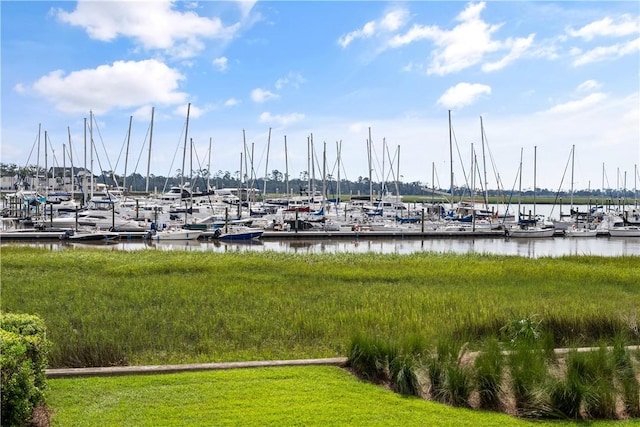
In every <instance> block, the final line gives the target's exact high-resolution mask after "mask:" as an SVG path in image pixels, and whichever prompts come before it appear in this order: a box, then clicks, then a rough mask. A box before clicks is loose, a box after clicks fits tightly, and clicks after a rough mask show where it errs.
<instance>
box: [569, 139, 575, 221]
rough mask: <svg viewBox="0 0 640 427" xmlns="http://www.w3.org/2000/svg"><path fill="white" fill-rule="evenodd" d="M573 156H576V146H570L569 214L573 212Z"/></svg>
mask: <svg viewBox="0 0 640 427" xmlns="http://www.w3.org/2000/svg"><path fill="white" fill-rule="evenodd" d="M575 155H576V146H575V145H572V146H571V198H570V200H571V210H570V211H569V213H571V212H573V171H574V169H573V168H574V164H575V163H574V162H575Z"/></svg>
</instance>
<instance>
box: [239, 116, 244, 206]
mask: <svg viewBox="0 0 640 427" xmlns="http://www.w3.org/2000/svg"><path fill="white" fill-rule="evenodd" d="M242 133H244V129H243V130H242ZM238 198H239V199H240V207H239V209H241V207H242V151H241V152H240V176H239V177H238Z"/></svg>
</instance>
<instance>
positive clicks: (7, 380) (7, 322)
mask: <svg viewBox="0 0 640 427" xmlns="http://www.w3.org/2000/svg"><path fill="white" fill-rule="evenodd" d="M50 346H51V343H50V342H49V341H48V340H47V333H46V328H45V325H44V322H43V321H42V320H41V319H40V318H39V317H37V316H33V315H27V314H13V313H0V372H1V375H0V376H1V377H2V380H1V387H2V396H1V400H2V414H1V416H2V418H1V419H2V425H7V426H23V425H26V424H27V423H28V421H29V420H30V419H31V416H32V414H33V409H34V408H35V407H36V406H37V405H39V404H41V403H42V402H43V400H44V389H45V387H46V382H45V369H46V367H47V352H48V350H49V348H50Z"/></svg>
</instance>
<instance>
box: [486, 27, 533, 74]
mask: <svg viewBox="0 0 640 427" xmlns="http://www.w3.org/2000/svg"><path fill="white" fill-rule="evenodd" d="M534 37H535V34H530V35H529V37H527V38H526V39H525V38H518V39H511V38H509V39H507V40H506V41H505V42H504V45H505V46H510V48H511V50H510V51H509V53H508V54H506V55H505V56H504V57H503V58H502V59H501V60H499V61H496V62H488V63H485V64H484V65H483V66H482V70H483V71H497V70H501V69H503V68H504V67H506V66H507V65H509V64H511V63H512V62H514V61H515V60H517V59H518V58H520V57H521V56H522V55H523V54H524V53H525V52H526V51H527V50H529V48H530V47H531V46H532V45H533V39H534Z"/></svg>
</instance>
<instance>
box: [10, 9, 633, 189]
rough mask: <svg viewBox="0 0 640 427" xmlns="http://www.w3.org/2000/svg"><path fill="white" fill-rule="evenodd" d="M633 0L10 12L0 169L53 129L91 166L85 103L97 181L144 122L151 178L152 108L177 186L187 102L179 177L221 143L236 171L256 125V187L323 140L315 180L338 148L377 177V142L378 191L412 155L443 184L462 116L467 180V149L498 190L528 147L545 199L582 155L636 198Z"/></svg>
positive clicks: (405, 174) (415, 167)
mask: <svg viewBox="0 0 640 427" xmlns="http://www.w3.org/2000/svg"><path fill="white" fill-rule="evenodd" d="M639 5H640V3H638V2H636V1H624V2H612V1H602V2H595V1H590V2H574V1H559V2H541V1H535V2H524V1H518V2H508V1H488V2H461V1H447V2H439V1H420V2H418V1H407V2H382V1H376V2H364V1H353V2H339V1H318V2H307V1H304V2H303V1H264V2H262V1H259V2H253V1H236V2H211V1H200V2H195V1H189V2H171V1H160V0H158V1H149V2H147V1H123V2H117V1H93V2H88V1H87V2H85V1H80V2H71V1H63V2H36V1H2V2H1V3H0V8H1V9H0V11H1V18H2V22H1V24H2V34H1V35H2V39H1V48H2V49H1V55H2V58H1V59H2V63H1V72H2V76H1V77H2V78H1V80H2V83H1V84H2V99H1V102H2V105H1V107H2V151H1V161H2V162H4V163H16V164H18V165H25V164H27V163H29V164H35V163H36V158H37V157H36V151H37V150H36V149H35V142H36V140H37V137H38V129H39V126H40V127H41V129H42V136H41V141H43V140H44V131H45V130H46V131H47V140H48V141H49V142H50V144H49V151H48V154H47V160H48V165H49V166H51V165H52V163H53V162H54V161H55V162H56V163H57V165H60V166H62V164H63V157H65V156H64V154H63V153H64V151H63V145H65V149H64V150H66V153H67V156H66V157H67V158H66V160H65V161H64V163H65V164H66V165H67V166H69V165H70V159H69V144H71V149H72V151H73V153H74V165H76V166H84V159H83V150H84V140H85V137H84V122H85V119H88V118H89V111H90V110H91V111H92V112H93V114H94V115H95V116H94V120H95V124H94V127H93V138H94V141H95V145H96V154H95V163H94V165H95V166H94V169H95V170H96V171H98V170H99V166H98V162H99V164H100V166H101V169H102V170H115V171H116V172H117V173H119V174H122V173H123V172H124V168H125V160H124V157H125V151H126V146H127V144H126V143H127V139H128V129H129V118H130V117H133V119H132V127H131V136H130V140H129V157H128V161H127V162H126V163H127V173H128V174H130V173H132V172H138V173H141V174H142V175H145V174H146V170H147V156H148V149H149V148H148V147H149V145H148V144H149V136H148V133H149V128H150V124H151V108H152V107H154V108H155V114H154V126H153V140H152V150H151V159H152V161H151V173H153V174H155V175H163V176H167V175H175V174H176V172H177V170H178V169H181V168H182V163H183V152H184V138H185V134H184V131H185V123H186V116H187V104H189V103H190V104H191V109H190V115H189V129H188V134H187V137H188V140H189V141H193V147H194V149H193V156H192V157H189V155H188V154H187V157H188V158H187V159H186V162H185V165H186V167H185V169H186V170H188V169H189V166H190V165H191V164H192V165H193V169H200V168H206V167H207V165H208V161H209V154H208V150H209V141H211V142H212V147H213V148H212V154H211V170H212V172H213V173H215V172H216V171H218V170H222V171H230V172H232V173H234V172H235V171H238V170H239V168H240V153H241V152H243V151H244V149H243V131H244V138H245V140H246V146H247V147H248V152H249V153H251V152H253V155H252V157H253V168H254V170H255V171H256V172H255V175H256V176H258V177H262V176H264V175H265V169H267V170H268V172H269V173H270V172H271V171H272V170H274V169H277V170H279V171H281V172H284V171H285V168H286V161H285V144H284V139H285V136H286V140H287V152H286V155H287V157H288V167H289V175H290V176H291V177H292V178H297V177H299V176H300V173H301V172H302V171H306V170H307V169H308V167H307V165H308V150H307V146H308V144H307V141H308V139H309V137H310V136H311V135H313V141H314V152H315V156H316V159H317V160H316V166H315V171H316V176H317V177H320V174H321V169H322V158H323V150H324V146H325V143H326V158H327V169H328V173H329V174H331V175H333V176H334V177H335V176H337V173H338V172H337V165H336V159H337V157H338V156H337V145H338V142H341V145H340V147H341V157H340V158H341V162H342V167H341V171H340V175H341V177H343V178H345V177H346V178H348V179H351V180H356V179H357V178H358V177H359V176H362V177H367V176H368V175H369V167H368V161H367V158H368V156H367V139H368V138H369V129H370V130H371V137H372V147H373V150H372V153H373V154H372V158H373V172H372V175H373V179H374V180H376V181H380V180H382V179H385V180H394V176H395V175H396V174H397V164H398V160H397V159H398V153H399V169H400V171H399V174H400V176H401V178H402V180H403V181H420V182H423V183H425V184H426V185H429V186H431V184H432V182H433V181H435V184H436V186H439V187H443V188H448V187H449V185H450V178H449V177H450V172H449V169H450V161H449V125H448V111H449V110H451V118H452V129H453V136H454V162H453V169H454V181H455V184H456V185H465V174H466V175H467V176H469V175H470V169H471V159H472V157H473V156H472V155H471V150H472V147H473V150H474V152H475V158H476V159H477V162H478V165H479V166H480V169H479V175H482V177H483V178H482V180H484V172H483V167H482V165H483V164H486V169H487V173H486V176H487V182H488V186H489V188H496V187H497V186H498V183H497V182H498V177H499V179H500V186H501V187H502V188H505V189H506V190H511V189H512V188H514V187H515V188H516V189H517V174H518V167H519V162H520V152H521V150H522V153H523V165H522V186H523V188H531V187H532V186H533V178H534V163H535V165H536V174H535V175H536V179H537V181H536V182H537V186H538V187H542V188H549V189H554V190H555V189H558V188H563V189H568V188H570V185H571V183H570V181H571V179H570V169H567V167H568V164H569V160H570V153H571V149H572V146H574V145H575V171H574V187H575V188H588V187H590V188H601V187H602V181H603V179H604V180H605V187H607V188H622V187H623V186H624V178H625V175H626V180H627V182H626V187H627V188H629V189H633V188H634V185H636V181H637V185H640V179H639V178H638V177H637V175H636V174H635V173H634V171H635V169H634V168H636V167H637V166H640V98H639V91H640V23H639V22H640V6H639ZM480 117H482V120H483V126H484V131H485V151H484V156H483V151H482V137H481V130H480V129H481V128H480ZM269 132H270V133H271V138H270V143H269V144H268V141H269ZM69 135H70V136H69ZM69 140H70V141H71V143H69ZM383 141H384V142H385V143H384V144H383ZM267 145H269V155H268V156H267ZM190 146H191V143H190V142H189V144H188V147H187V148H190ZM384 147H386V150H385V149H384ZM534 147H536V148H535V152H536V155H535V162H534ZM187 151H188V152H191V150H187ZM54 159H55V160H54ZM87 162H89V156H87ZM267 162H268V163H267ZM40 163H41V165H43V164H44V144H43V143H41V154H40ZM390 164H393V166H394V168H393V169H392V168H390V166H389V165H390ZM603 165H604V168H603ZM603 170H604V174H603ZM434 171H435V174H434ZM565 171H566V174H565ZM187 174H188V172H187ZM563 174H564V175H565V176H564V178H563ZM634 175H636V176H634ZM433 176H435V179H434V180H432V177H433ZM634 178H635V179H634ZM467 179H470V178H467ZM478 180H479V178H476V181H478Z"/></svg>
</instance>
